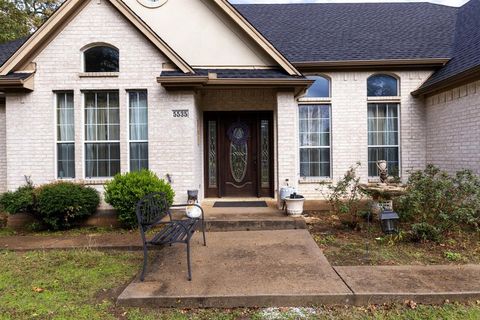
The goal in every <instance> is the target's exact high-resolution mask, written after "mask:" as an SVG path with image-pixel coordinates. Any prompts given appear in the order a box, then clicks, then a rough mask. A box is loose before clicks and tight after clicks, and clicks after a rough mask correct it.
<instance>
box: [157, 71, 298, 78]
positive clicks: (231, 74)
mask: <svg viewBox="0 0 480 320" xmlns="http://www.w3.org/2000/svg"><path fill="white" fill-rule="evenodd" d="M194 71H195V74H194V75H195V76H208V74H209V73H216V74H217V77H218V78H219V79H288V78H296V79H298V78H301V77H294V76H290V75H289V74H288V73H286V72H285V71H283V70H280V69H255V70H251V69H194ZM192 75H193V74H189V73H183V72H181V71H180V70H178V71H162V74H161V76H162V77H181V76H192Z"/></svg>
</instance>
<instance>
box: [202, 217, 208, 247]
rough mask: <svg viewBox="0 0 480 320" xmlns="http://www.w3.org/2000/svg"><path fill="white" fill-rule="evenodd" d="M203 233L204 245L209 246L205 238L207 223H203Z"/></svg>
mask: <svg viewBox="0 0 480 320" xmlns="http://www.w3.org/2000/svg"><path fill="white" fill-rule="evenodd" d="M202 233H203V245H204V246H207V240H206V238H205V221H203V222H202Z"/></svg>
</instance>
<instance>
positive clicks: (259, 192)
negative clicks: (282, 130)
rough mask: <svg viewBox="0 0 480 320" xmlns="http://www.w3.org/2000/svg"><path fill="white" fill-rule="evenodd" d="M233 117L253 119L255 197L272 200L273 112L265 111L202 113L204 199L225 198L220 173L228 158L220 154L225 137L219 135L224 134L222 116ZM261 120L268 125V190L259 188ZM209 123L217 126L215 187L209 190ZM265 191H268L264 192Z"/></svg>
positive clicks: (273, 175) (273, 178) (273, 172)
mask: <svg viewBox="0 0 480 320" xmlns="http://www.w3.org/2000/svg"><path fill="white" fill-rule="evenodd" d="M226 114H228V115H235V114H242V115H250V116H252V118H253V119H255V127H256V128H255V130H253V131H252V132H254V134H255V135H256V145H257V147H256V150H255V153H256V157H257V164H256V167H255V168H254V169H255V174H256V185H255V196H256V197H258V198H260V197H267V198H273V197H274V180H275V168H274V165H275V145H274V141H275V139H274V127H275V126H274V123H273V121H274V117H273V110H267V111H204V113H203V160H204V165H203V170H204V186H205V187H204V192H205V197H206V198H222V197H225V196H226V195H225V190H224V189H225V188H224V183H225V180H224V179H225V178H224V177H223V174H222V172H223V171H224V168H225V166H228V165H229V163H230V162H229V160H228V157H227V156H226V155H225V154H220V150H222V149H223V143H225V141H226V137H223V136H222V135H221V134H220V133H221V132H225V127H224V123H223V122H222V121H221V119H222V115H226ZM261 120H268V121H269V123H270V126H269V132H268V135H269V137H268V139H269V141H268V144H269V153H270V158H269V161H270V163H269V181H270V184H269V187H268V188H261V161H260V159H259V155H260V152H261V141H260V138H261V137H260V124H261ZM209 121H216V123H217V126H216V129H217V139H216V144H217V154H216V161H217V172H216V173H217V177H216V178H217V187H216V188H209V187H208V178H209V175H208V152H209V150H208V122H209ZM265 189H268V191H267V190H265Z"/></svg>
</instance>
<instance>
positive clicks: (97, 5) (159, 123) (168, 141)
mask: <svg viewBox="0 0 480 320" xmlns="http://www.w3.org/2000/svg"><path fill="white" fill-rule="evenodd" d="M95 42H105V43H109V44H111V45H114V46H116V47H117V48H118V49H119V50H120V74H119V76H118V77H117V78H80V77H79V72H81V71H82V64H81V60H82V53H81V49H82V48H83V47H84V46H86V45H89V44H91V43H95ZM34 62H36V63H37V73H36V75H35V91H34V92H33V93H30V94H8V96H7V119H6V121H7V152H8V154H9V155H10V156H9V158H8V160H7V163H8V188H9V189H14V188H17V187H18V186H19V185H22V184H23V183H24V178H23V177H24V175H30V176H31V177H32V179H33V181H34V182H35V183H37V184H42V183H46V182H49V181H52V180H54V179H55V178H56V172H55V123H54V114H55V106H54V93H53V91H54V90H74V94H75V96H74V97H75V102H74V103H75V122H76V125H75V140H76V145H75V152H76V174H77V178H78V179H82V178H83V177H84V176H83V175H84V174H83V171H84V162H83V154H84V148H83V132H84V128H83V112H84V111H83V103H82V94H81V90H87V89H113V90H119V94H120V122H121V170H122V172H126V171H128V169H129V168H128V167H129V163H128V162H129V161H128V142H127V141H128V131H127V130H128V129H127V128H128V123H127V121H128V120H127V108H128V106H127V91H126V90H128V89H146V90H148V103H149V140H150V141H149V143H150V167H151V169H152V170H154V171H155V172H157V174H158V175H159V176H160V177H164V176H165V174H167V173H169V174H171V175H172V177H173V181H174V183H173V186H174V188H175V190H176V192H177V199H176V200H177V201H184V200H185V199H186V190H187V189H189V188H192V187H194V186H195V184H196V183H197V182H196V179H197V178H196V174H195V172H194V171H193V170H192V168H193V167H194V166H195V163H196V158H195V155H194V152H193V144H192V141H194V140H195V139H196V137H197V130H196V125H197V122H196V121H197V119H196V118H197V116H196V113H195V105H194V95H193V93H192V92H176V93H169V92H166V91H165V90H164V89H163V88H162V87H161V86H160V85H159V84H158V83H157V82H156V77H157V76H158V75H159V74H160V72H161V70H162V63H164V62H167V59H166V58H165V57H164V56H163V55H162V54H161V52H160V51H159V50H158V49H157V48H156V47H154V46H153V45H152V44H151V43H150V42H148V40H146V38H145V37H144V36H143V35H142V34H141V33H140V32H138V31H137V30H136V29H135V28H134V27H133V26H132V25H131V24H130V23H129V22H128V21H127V20H126V19H124V18H123V16H121V15H120V13H119V12H117V11H116V10H115V9H114V8H113V7H111V5H110V4H108V2H107V1H96V0H94V1H91V2H90V3H89V4H88V5H87V6H86V7H85V9H84V10H83V11H82V12H80V13H79V14H78V15H77V16H76V17H75V18H74V19H73V20H72V21H71V22H70V23H69V24H68V25H67V26H66V27H65V29H64V30H63V31H62V32H61V33H60V34H59V35H58V37H56V38H55V39H54V40H53V41H52V42H51V43H50V44H49V45H48V46H47V47H46V48H45V49H44V50H43V51H42V52H41V53H40V54H39V55H38V56H37V57H35V58H34ZM173 109H189V110H190V118H173V116H172V110H173Z"/></svg>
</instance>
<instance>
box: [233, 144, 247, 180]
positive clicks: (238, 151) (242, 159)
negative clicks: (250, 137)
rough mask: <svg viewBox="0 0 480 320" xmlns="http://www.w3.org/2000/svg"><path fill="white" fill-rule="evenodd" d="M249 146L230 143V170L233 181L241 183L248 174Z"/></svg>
mask: <svg viewBox="0 0 480 320" xmlns="http://www.w3.org/2000/svg"><path fill="white" fill-rule="evenodd" d="M247 159H248V145H247V142H244V143H233V142H231V143H230V170H231V172H232V177H233V179H234V180H235V181H236V182H237V183H240V182H242V181H243V179H244V178H245V175H246V174H247Z"/></svg>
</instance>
